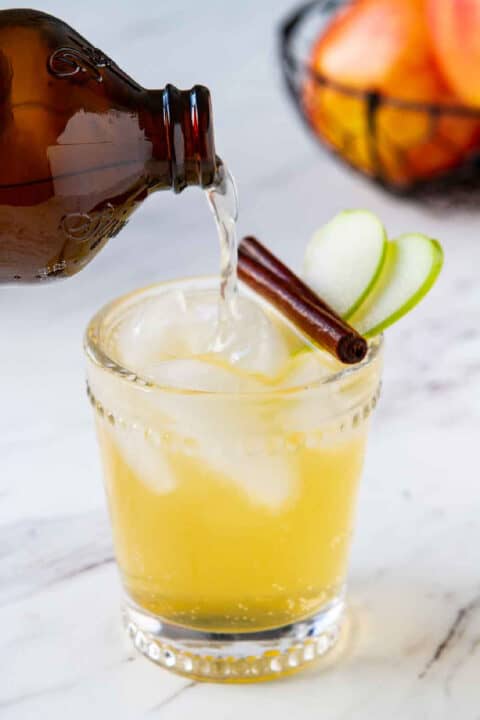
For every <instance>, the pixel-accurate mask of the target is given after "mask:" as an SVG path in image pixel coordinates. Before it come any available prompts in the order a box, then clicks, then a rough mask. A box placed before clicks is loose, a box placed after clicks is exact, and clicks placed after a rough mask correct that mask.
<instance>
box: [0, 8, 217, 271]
mask: <svg viewBox="0 0 480 720" xmlns="http://www.w3.org/2000/svg"><path fill="white" fill-rule="evenodd" d="M216 171H217V159H216V156H215V148H214V139H213V127H212V118H211V106H210V96H209V92H208V90H207V88H205V87H202V86H199V85H197V86H195V87H193V88H192V89H191V90H184V91H180V90H177V89H176V88H174V87H173V86H172V85H167V86H166V88H165V89H163V90H145V89H144V88H142V87H140V86H139V85H137V83H136V82H135V81H134V80H132V79H131V78H130V77H128V75H126V74H125V73H124V72H123V71H122V70H120V68H119V67H118V66H117V65H116V64H115V63H114V62H113V61H112V60H110V59H109V58H108V57H106V56H105V55H104V54H103V53H102V52H100V51H99V50H98V49H96V48H94V47H92V45H90V43H88V42H87V41H86V40H85V39H84V38H83V37H81V35H79V34H78V33H77V32H75V30H73V29H72V28H71V27H69V26H68V25H66V24H65V23H64V22H62V21H61V20H58V19H56V18H54V17H52V16H50V15H46V14H45V13H41V12H36V11H33V10H4V11H0V283H2V282H3V283H4V282H15V281H23V282H31V281H39V280H44V279H49V278H53V277H62V276H63V277H64V276H68V275H73V274H74V273H76V272H78V271H79V270H80V269H81V268H82V267H84V266H85V265H86V264H87V263H88V262H89V261H90V260H91V259H92V258H93V257H94V255H95V254H96V253H97V252H98V251H99V250H100V249H101V247H102V246H103V245H104V244H105V243H106V242H107V240H108V239H109V238H111V237H113V236H114V235H116V234H117V233H118V232H119V230H120V229H121V228H122V227H123V226H124V225H125V223H126V222H127V220H128V218H129V216H130V215H131V213H132V212H133V211H134V210H135V209H136V208H137V207H138V206H139V204H140V203H141V202H142V200H144V198H145V197H146V196H147V195H148V194H149V193H150V192H152V191H155V190H162V189H172V190H174V191H175V192H179V191H181V190H183V188H185V187H186V186H187V185H199V186H201V187H207V186H209V185H211V184H212V183H213V182H214V179H215V175H216Z"/></svg>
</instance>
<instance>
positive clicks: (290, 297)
mask: <svg viewBox="0 0 480 720" xmlns="http://www.w3.org/2000/svg"><path fill="white" fill-rule="evenodd" d="M255 242H256V243H257V244H258V245H260V243H258V241H255ZM247 247H248V245H247ZM260 247H261V248H262V251H263V250H266V248H263V246H260ZM267 253H268V258H269V259H268V260H266V264H263V262H261V260H260V259H259V257H260V254H258V253H257V254H256V256H255V257H252V256H251V255H250V254H249V253H248V251H247V249H246V247H245V244H244V242H243V241H242V242H241V243H240V248H239V256H238V276H239V278H240V279H241V280H242V281H243V282H244V283H245V284H246V285H248V286H249V287H250V288H251V289H252V290H254V291H255V292H257V293H258V294H259V295H261V296H262V297H263V298H265V299H266V300H267V301H268V302H270V303H271V304H272V305H273V306H274V307H276V308H277V310H279V311H280V312H281V313H282V314H283V315H285V316H286V317H287V318H288V319H289V320H290V321H291V322H292V323H293V324H294V325H296V326H297V327H298V328H300V329H301V330H302V331H303V332H304V333H305V334H306V335H308V336H309V337H310V338H311V339H312V340H313V341H314V342H316V343H318V344H319V345H321V346H322V347H323V348H325V349H326V350H328V351H329V352H330V353H331V354H332V355H334V356H335V357H336V358H338V359H339V360H340V361H341V362H343V363H345V364H348V365H352V364H355V363H359V362H361V361H362V360H363V359H364V357H365V355H366V353H367V350H368V345H367V341H366V340H365V339H364V338H363V337H362V336H361V335H360V334H359V333H358V332H357V331H356V330H355V329H354V328H352V327H350V325H348V324H347V323H346V322H345V321H344V320H343V319H342V318H341V317H340V316H339V315H337V314H336V313H335V311H334V310H332V309H331V308H329V306H328V305H327V304H326V303H324V302H323V301H322V300H321V299H320V298H318V297H317V296H316V295H315V293H314V292H313V291H312V290H311V289H310V288H308V286H306V285H305V284H304V283H303V282H302V280H300V278H298V277H297V276H296V275H295V274H294V273H293V272H292V271H291V270H289V269H288V268H286V267H285V265H283V264H282V263H281V262H280V261H279V260H278V261H277V259H276V258H275V256H274V255H272V254H271V253H270V252H269V251H267ZM261 254H263V252H262V253H261ZM263 256H264V257H267V255H263ZM272 260H273V261H274V262H275V263H277V262H278V266H280V267H282V268H283V269H284V270H282V272H284V274H283V276H281V275H280V272H279V273H278V274H275V272H273V271H272V269H271V263H272ZM278 266H277V267H278ZM285 271H286V272H285ZM304 288H307V290H308V293H306V292H305V290H304Z"/></svg>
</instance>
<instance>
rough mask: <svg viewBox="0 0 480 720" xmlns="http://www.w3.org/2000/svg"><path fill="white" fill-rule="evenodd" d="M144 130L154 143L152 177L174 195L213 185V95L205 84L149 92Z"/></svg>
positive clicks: (215, 168)
mask: <svg viewBox="0 0 480 720" xmlns="http://www.w3.org/2000/svg"><path fill="white" fill-rule="evenodd" d="M147 98H148V100H147V102H148V113H147V117H146V118H145V120H146V122H145V130H146V133H147V135H148V136H149V138H150V140H151V142H152V147H153V150H152V163H153V165H152V171H153V172H152V176H153V177H155V176H156V177H158V178H161V180H160V184H161V185H165V184H166V185H167V186H168V187H170V188H171V189H172V190H173V191H174V192H181V191H182V190H183V189H184V188H186V187H187V186H188V185H199V186H200V187H203V188H205V187H209V186H211V185H212V184H213V183H214V181H215V177H216V174H217V166H218V158H217V157H216V155H215V141H214V134H213V119H212V106H211V101H210V92H209V90H208V89H207V88H206V87H203V86H202V85H195V86H194V87H193V88H191V89H190V90H178V89H177V88H176V87H174V86H173V85H167V86H166V87H165V88H164V89H163V90H152V91H149V92H148V96H147Z"/></svg>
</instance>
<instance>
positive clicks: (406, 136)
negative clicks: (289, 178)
mask: <svg viewBox="0 0 480 720" xmlns="http://www.w3.org/2000/svg"><path fill="white" fill-rule="evenodd" d="M349 2H351V0H316V2H309V3H307V4H306V5H303V6H301V7H299V8H298V9H297V10H295V11H294V12H293V14H292V15H290V16H289V17H288V18H287V19H286V20H285V21H284V22H283V24H282V26H281V28H280V50H281V60H282V67H283V73H284V77H285V81H286V85H287V88H288V91H289V94H290V96H291V99H292V100H293V102H294V104H295V106H296V108H297V110H298V111H299V112H300V114H301V116H302V118H303V120H304V121H305V122H306V123H307V125H308V127H309V128H310V130H312V131H313V132H314V134H315V136H316V137H317V139H319V140H320V142H321V143H322V144H323V145H324V146H325V147H327V149H329V150H330V152H332V153H333V154H334V155H336V156H337V157H339V158H340V159H341V160H342V161H343V162H344V163H346V164H347V165H349V166H350V167H352V168H354V169H355V170H357V171H358V172H360V173H361V174H362V175H364V176H366V177H368V178H369V179H370V180H371V181H373V182H375V183H376V184H377V185H380V186H381V187H383V188H385V189H386V190H389V191H390V192H393V193H395V194H400V195H407V196H408V195H409V196H424V197H429V196H430V197H432V198H434V197H436V198H439V197H442V196H443V197H448V198H449V200H450V201H453V202H455V200H461V199H463V200H468V201H472V200H474V201H477V202H478V201H479V200H480V110H477V109H474V108H470V107H466V106H462V105H452V104H446V103H423V102H412V101H407V100H401V99H399V98H395V97H392V96H387V95H384V94H382V93H379V92H376V91H373V90H369V89H364V90H363V89H362V90H359V89H357V88H353V87H347V86H344V85H341V84H339V83H336V82H334V81H332V80H331V79H329V78H327V77H325V76H323V75H321V74H317V73H316V72H315V71H313V70H312V69H311V67H310V55H311V52H312V47H313V45H314V42H315V40H316V39H317V38H318V37H319V35H320V33H321V32H322V30H323V29H324V28H325V26H326V25H327V24H328V22H329V20H330V19H331V16H332V14H333V13H334V12H335V11H336V10H338V9H339V8H340V7H342V6H345V5H348V4H349ZM352 118H353V121H354V123H355V127H352V126H351V124H349V123H351V122H352Z"/></svg>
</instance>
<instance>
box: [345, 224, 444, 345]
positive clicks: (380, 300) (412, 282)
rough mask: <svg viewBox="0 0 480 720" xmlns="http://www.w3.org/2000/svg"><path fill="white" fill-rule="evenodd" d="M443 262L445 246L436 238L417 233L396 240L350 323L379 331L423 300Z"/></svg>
mask: <svg viewBox="0 0 480 720" xmlns="http://www.w3.org/2000/svg"><path fill="white" fill-rule="evenodd" d="M442 265H443V250H442V247H441V245H440V244H439V243H438V242H437V241H436V240H432V238H429V237H427V236H426V235H420V234H417V233H413V234H407V235H402V236H401V237H399V238H397V239H396V240H392V241H391V242H389V243H388V246H387V257H386V260H385V263H384V266H383V269H382V272H381V275H380V277H379V278H378V280H377V282H376V284H375V287H374V288H373V290H372V292H371V293H370V294H369V296H368V297H367V298H366V300H365V301H364V303H363V304H362V305H361V307H359V308H358V310H357V311H356V313H355V314H354V315H352V316H351V317H350V318H349V322H350V324H351V325H353V327H355V328H356V329H357V330H358V331H359V332H361V333H362V335H365V336H366V337H373V336H375V335H379V334H380V333H381V332H383V330H385V328H387V327H389V326H390V325H392V324H393V323H395V322H397V320H399V319H400V318H401V317H403V316H404V315H406V314H407V313H408V312H410V310H411V309H412V308H414V307H415V305H417V303H419V302H420V300H421V299H422V298H423V297H424V296H425V295H426V294H427V292H428V291H429V290H430V288H431V287H432V285H433V284H434V283H435V280H436V279H437V277H438V275H439V273H440V270H441V269H442Z"/></svg>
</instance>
